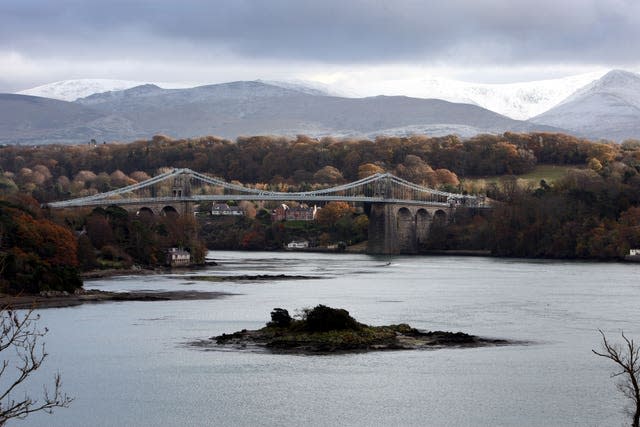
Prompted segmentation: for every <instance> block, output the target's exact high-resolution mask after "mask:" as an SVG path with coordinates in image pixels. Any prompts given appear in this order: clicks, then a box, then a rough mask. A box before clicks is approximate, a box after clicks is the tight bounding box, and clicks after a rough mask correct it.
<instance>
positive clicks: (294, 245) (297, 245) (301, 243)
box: [287, 240, 309, 249]
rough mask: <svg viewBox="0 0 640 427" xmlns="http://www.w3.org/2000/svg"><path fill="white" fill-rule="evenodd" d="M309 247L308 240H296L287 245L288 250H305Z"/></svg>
mask: <svg viewBox="0 0 640 427" xmlns="http://www.w3.org/2000/svg"><path fill="white" fill-rule="evenodd" d="M308 247H309V242H308V241H307V240H294V241H293V242H289V244H288V245H287V249H305V248H308Z"/></svg>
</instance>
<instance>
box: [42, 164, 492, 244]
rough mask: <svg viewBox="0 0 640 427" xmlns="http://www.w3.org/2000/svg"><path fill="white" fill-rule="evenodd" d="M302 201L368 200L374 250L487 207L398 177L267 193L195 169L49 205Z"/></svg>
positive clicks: (170, 207) (137, 208)
mask: <svg viewBox="0 0 640 427" xmlns="http://www.w3.org/2000/svg"><path fill="white" fill-rule="evenodd" d="M228 200H237V201H240V200H251V201H297V202H303V203H304V202H334V201H342V202H348V203H363V204H364V205H365V206H366V208H367V209H366V211H367V212H368V215H369V243H368V247H367V251H368V252H369V253H380V254H397V253H414V252H416V250H417V248H418V245H419V244H420V243H422V242H424V241H425V240H426V238H427V236H428V233H429V227H430V225H431V223H432V222H433V221H446V220H447V219H448V218H450V217H451V214H452V213H453V211H454V210H455V209H460V208H477V207H484V198H482V197H474V196H465V195H461V194H455V193H448V192H444V191H439V190H434V189H432V188H427V187H423V186H420V185H417V184H414V183H412V182H409V181H406V180H404V179H401V178H398V177H397V176H394V175H391V174H388V173H385V174H375V175H371V176H368V177H366V178H363V179H360V180H358V181H354V182H350V183H348V184H344V185H338V186H335V187H331V188H325V189H321V190H314V191H302V192H280V191H263V190H259V189H255V188H248V187H244V186H242V185H238V184H233V183H229V182H226V181H223V180H221V179H217V178H214V177H210V176H207V175H204V174H201V173H198V172H195V171H192V170H191V169H173V170H172V171H170V172H166V173H163V174H160V175H157V176H155V177H153V178H151V179H148V180H146V181H143V182H139V183H137V184H133V185H129V186H126V187H123V188H119V189H116V190H112V191H108V192H105V193H99V194H94V195H91V196H87V197H80V198H76V199H71V200H64V201H59V202H52V203H49V204H48V205H47V206H48V207H50V208H77V207H92V206H96V207H97V206H109V205H116V206H121V207H123V208H124V209H127V210H129V211H133V212H136V213H138V214H139V213H143V212H147V213H149V214H156V215H163V214H166V213H168V212H173V213H178V214H188V213H192V212H193V211H194V209H193V208H194V204H196V203H200V202H203V201H228Z"/></svg>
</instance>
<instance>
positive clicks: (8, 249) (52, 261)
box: [0, 197, 82, 293]
mask: <svg viewBox="0 0 640 427" xmlns="http://www.w3.org/2000/svg"><path fill="white" fill-rule="evenodd" d="M77 255H78V242H77V240H76V238H75V236H74V234H73V232H72V231H71V230H70V229H69V228H68V227H65V226H63V225H60V224H56V223H55V222H53V221H50V220H49V219H46V218H44V216H43V212H42V211H41V210H40V207H39V206H38V204H37V203H36V202H35V200H33V199H31V198H28V197H20V198H16V199H13V201H7V200H0V292H7V293H20V292H26V293H38V292H40V291H51V290H53V291H66V292H73V291H74V290H75V289H77V288H79V287H81V286H82V280H81V279H80V276H79V270H78V267H79V263H78V256H77Z"/></svg>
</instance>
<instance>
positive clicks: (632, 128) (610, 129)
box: [530, 70, 640, 141]
mask: <svg viewBox="0 0 640 427" xmlns="http://www.w3.org/2000/svg"><path fill="white" fill-rule="evenodd" d="M530 122H532V123H538V124H545V125H549V126H558V127H563V128H566V129H569V130H570V131H572V133H574V134H577V135H581V136H585V137H589V138H606V139H613V140H616V141H622V140H624V139H628V138H636V139H638V138H640V75H638V74H635V73H631V72H628V71H621V70H613V71H610V72H609V73H607V74H605V75H604V76H603V77H602V78H600V79H598V80H596V81H594V82H593V83H591V84H589V85H587V86H585V87H584V88H582V89H580V90H578V91H577V92H575V93H574V94H573V95H571V96H570V97H569V98H567V99H566V100H564V101H563V102H562V103H560V104H559V105H557V106H556V107H554V108H552V109H550V110H549V111H546V112H545V113H542V114H540V115H538V116H536V117H534V118H532V119H531V120H530Z"/></svg>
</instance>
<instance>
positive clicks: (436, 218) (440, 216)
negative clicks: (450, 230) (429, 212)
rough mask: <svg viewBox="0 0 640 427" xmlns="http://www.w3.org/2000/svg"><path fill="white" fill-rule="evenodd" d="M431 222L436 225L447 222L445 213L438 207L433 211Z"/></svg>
mask: <svg viewBox="0 0 640 427" xmlns="http://www.w3.org/2000/svg"><path fill="white" fill-rule="evenodd" d="M433 222H435V223H437V224H438V225H444V224H446V222H447V213H446V212H445V211H443V210H442V209H438V210H437V211H435V212H434V213H433Z"/></svg>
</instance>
